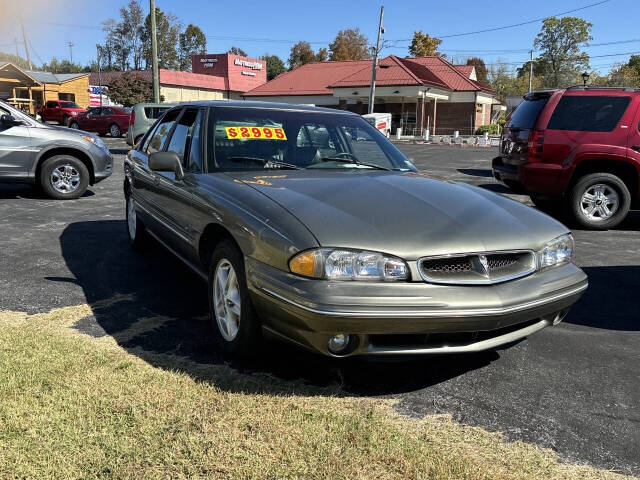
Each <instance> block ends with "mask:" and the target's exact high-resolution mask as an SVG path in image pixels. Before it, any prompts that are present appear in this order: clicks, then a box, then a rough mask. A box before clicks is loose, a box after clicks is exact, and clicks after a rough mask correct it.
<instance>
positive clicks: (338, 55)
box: [329, 27, 371, 61]
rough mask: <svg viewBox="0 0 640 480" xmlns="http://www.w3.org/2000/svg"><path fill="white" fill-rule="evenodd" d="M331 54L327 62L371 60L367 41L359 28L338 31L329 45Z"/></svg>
mask: <svg viewBox="0 0 640 480" xmlns="http://www.w3.org/2000/svg"><path fill="white" fill-rule="evenodd" d="M329 50H331V54H330V56H329V60H331V61H340V60H365V59H368V58H371V53H370V52H369V40H367V37H365V36H364V35H363V34H362V33H360V29H359V28H357V27H356V28H348V29H346V30H340V31H339V32H338V34H337V35H336V38H335V39H334V40H333V42H331V43H330V44H329Z"/></svg>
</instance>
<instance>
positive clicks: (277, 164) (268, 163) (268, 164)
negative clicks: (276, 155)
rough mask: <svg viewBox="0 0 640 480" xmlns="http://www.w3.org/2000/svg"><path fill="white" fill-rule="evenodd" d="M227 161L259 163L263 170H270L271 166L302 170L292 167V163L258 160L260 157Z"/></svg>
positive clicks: (235, 158) (233, 158)
mask: <svg viewBox="0 0 640 480" xmlns="http://www.w3.org/2000/svg"><path fill="white" fill-rule="evenodd" d="M227 160H229V161H231V162H238V163H240V162H253V163H259V164H260V165H262V166H263V167H265V168H272V166H273V167H279V168H281V169H282V168H284V169H291V170H301V169H302V167H299V166H298V165H294V164H293V163H287V162H281V161H280V160H273V159H268V158H260V157H229V158H227Z"/></svg>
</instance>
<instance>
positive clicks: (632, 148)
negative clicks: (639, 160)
mask: <svg viewBox="0 0 640 480" xmlns="http://www.w3.org/2000/svg"><path fill="white" fill-rule="evenodd" d="M631 150H635V151H636V152H640V145H631Z"/></svg>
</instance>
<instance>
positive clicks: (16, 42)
mask: <svg viewBox="0 0 640 480" xmlns="http://www.w3.org/2000/svg"><path fill="white" fill-rule="evenodd" d="M13 42H14V43H15V44H16V57H19V56H20V52H18V39H17V38H14V39H13Z"/></svg>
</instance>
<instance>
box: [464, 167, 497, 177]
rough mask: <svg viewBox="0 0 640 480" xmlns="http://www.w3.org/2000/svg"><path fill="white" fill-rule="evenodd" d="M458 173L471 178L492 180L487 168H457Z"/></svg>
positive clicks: (491, 174)
mask: <svg viewBox="0 0 640 480" xmlns="http://www.w3.org/2000/svg"><path fill="white" fill-rule="evenodd" d="M458 172H460V173H463V174H464V175H470V176H472V177H485V178H493V173H491V170H489V169H487V168H459V169H458Z"/></svg>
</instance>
